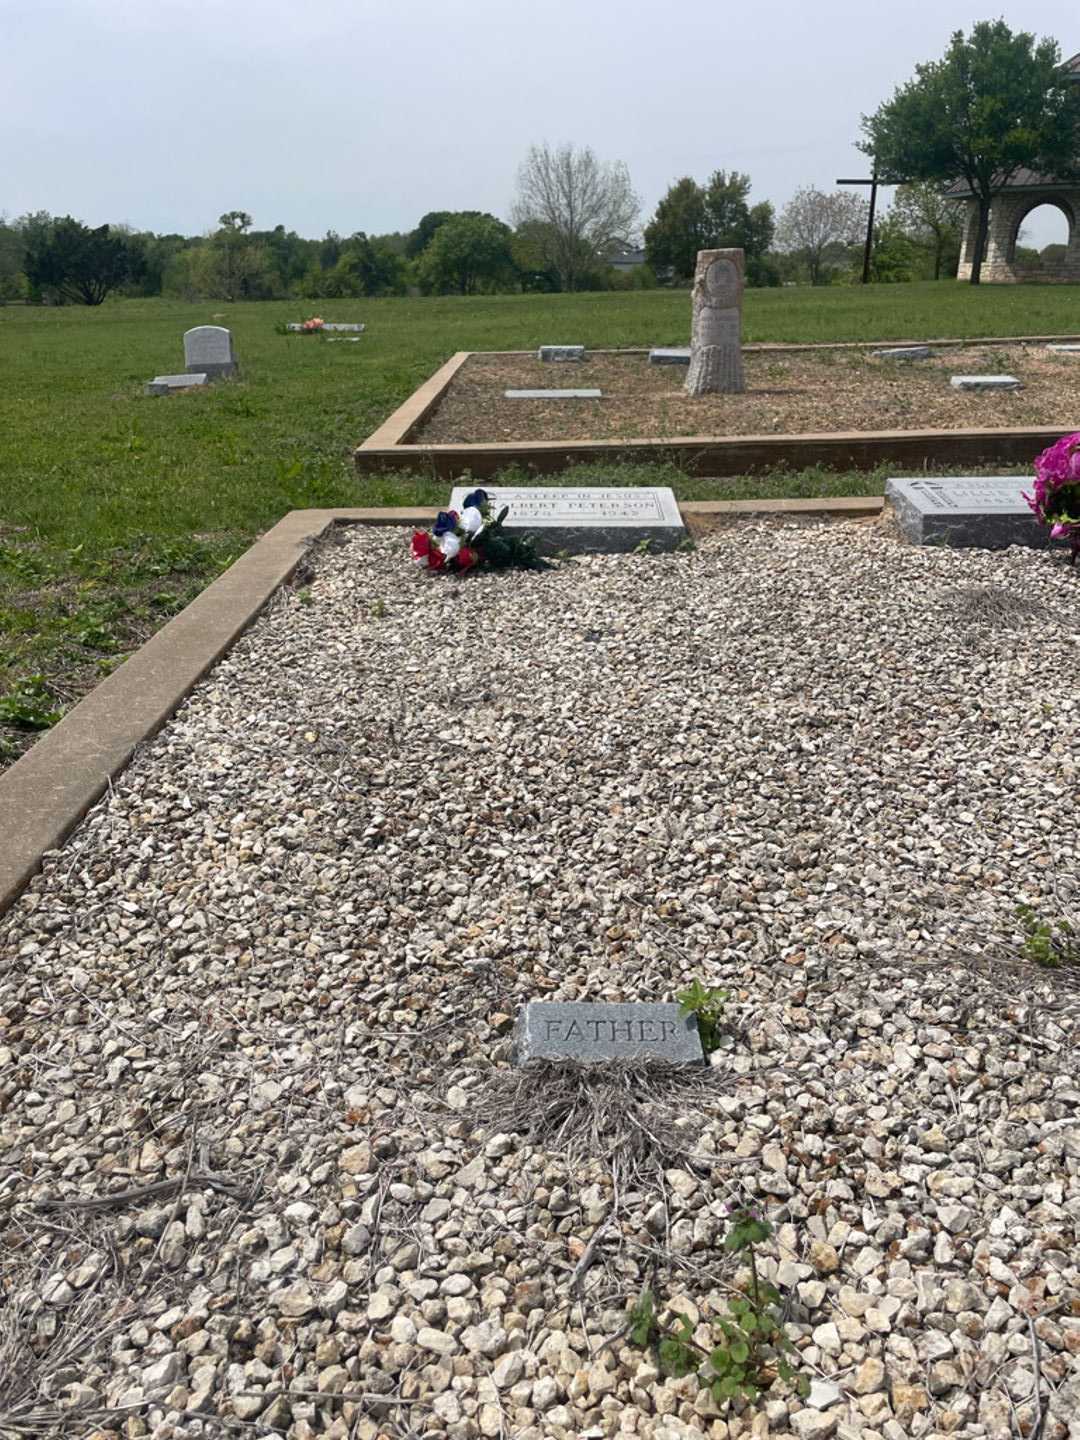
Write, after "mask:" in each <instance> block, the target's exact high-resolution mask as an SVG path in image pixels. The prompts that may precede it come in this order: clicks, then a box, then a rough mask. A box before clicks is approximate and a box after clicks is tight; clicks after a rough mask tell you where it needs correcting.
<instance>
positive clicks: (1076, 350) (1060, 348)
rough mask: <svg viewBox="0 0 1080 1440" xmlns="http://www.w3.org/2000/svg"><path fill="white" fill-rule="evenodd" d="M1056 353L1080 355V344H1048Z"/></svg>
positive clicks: (1048, 347)
mask: <svg viewBox="0 0 1080 1440" xmlns="http://www.w3.org/2000/svg"><path fill="white" fill-rule="evenodd" d="M1046 348H1047V350H1053V352H1054V354H1055V355H1080V345H1047V347H1046Z"/></svg>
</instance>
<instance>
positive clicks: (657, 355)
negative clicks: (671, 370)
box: [649, 345, 690, 365]
mask: <svg viewBox="0 0 1080 1440" xmlns="http://www.w3.org/2000/svg"><path fill="white" fill-rule="evenodd" d="M649 364H650V365H689V364H690V347H689V345H687V346H686V347H685V349H683V348H681V347H678V346H676V347H674V348H672V349H670V350H664V349H659V350H650V351H649Z"/></svg>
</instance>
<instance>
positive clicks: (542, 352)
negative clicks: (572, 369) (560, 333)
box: [536, 345, 585, 361]
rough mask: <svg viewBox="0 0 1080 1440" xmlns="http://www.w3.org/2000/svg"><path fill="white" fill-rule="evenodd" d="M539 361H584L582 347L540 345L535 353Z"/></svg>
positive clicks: (583, 348)
mask: <svg viewBox="0 0 1080 1440" xmlns="http://www.w3.org/2000/svg"><path fill="white" fill-rule="evenodd" d="M536 354H537V358H538V359H539V360H545V361H547V360H556V361H557V360H584V359H585V346H584V345H541V346H540V349H539V350H538V351H537V352H536Z"/></svg>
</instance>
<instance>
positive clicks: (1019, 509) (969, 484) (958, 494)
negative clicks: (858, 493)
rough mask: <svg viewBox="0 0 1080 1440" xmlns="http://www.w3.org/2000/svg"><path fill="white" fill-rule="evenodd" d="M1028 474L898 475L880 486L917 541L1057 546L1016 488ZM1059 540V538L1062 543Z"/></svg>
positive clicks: (1027, 481) (1025, 484)
mask: <svg viewBox="0 0 1080 1440" xmlns="http://www.w3.org/2000/svg"><path fill="white" fill-rule="evenodd" d="M1033 483H1034V479H1033V477H1032V476H1029V475H973V476H961V477H959V478H957V479H943V480H926V479H922V478H919V479H906V478H897V479H895V480H890V481H889V482H888V483H887V484H886V486H885V498H886V499H887V500H890V501H891V502H892V505H893V508H894V510H895V512H896V518H897V520H898V521H899V524H900V529H901V530H902V531H903V533H904V534H905V535H906V536H907V538H908V539H909V540H913V541H914V542H915V544H916V545H950V546H962V547H973V548H977V549H981V550H1003V549H1004V548H1005V547H1006V546H1007V545H1029V546H1031V547H1032V548H1035V549H1043V548H1045V547H1046V546H1048V545H1051V544H1057V543H1058V542H1057V541H1051V539H1050V530H1049V527H1048V526H1046V525H1042V524H1040V523H1039V521H1038V520H1037V519H1036V518H1035V515H1034V514H1033V513H1032V510H1031V507H1030V506H1029V505H1028V503H1027V501H1026V500H1025V499H1024V498H1023V496H1022V494H1021V491H1023V490H1027V491H1029V492H1030V490H1031V487H1032V485H1033ZM1062 543H1064V542H1062Z"/></svg>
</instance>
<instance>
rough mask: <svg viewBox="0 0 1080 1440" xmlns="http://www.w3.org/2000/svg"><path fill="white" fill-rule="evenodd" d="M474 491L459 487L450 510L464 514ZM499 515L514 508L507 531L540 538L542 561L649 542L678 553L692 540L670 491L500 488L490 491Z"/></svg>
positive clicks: (655, 488) (659, 488)
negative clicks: (545, 557) (561, 554)
mask: <svg viewBox="0 0 1080 1440" xmlns="http://www.w3.org/2000/svg"><path fill="white" fill-rule="evenodd" d="M472 489H473V487H472V486H471V485H455V486H454V489H453V492H452V494H451V496H450V508H451V509H452V510H460V509H461V507H462V505H463V503H464V500H465V496H466V495H468V494H469V492H470V491H471V490H472ZM487 494H488V498H489V499H490V501H491V505H492V508H493V510H494V511H495V513H496V514H498V512H499V511H500V510H501V509H502V508H503V506H504V505H505V506H508V507H509V513H508V514H507V517H506V521H505V524H506V528H507V530H509V531H513V530H522V531H525V532H527V533H528V534H530V535H533V536H535V538H536V548H537V551H538V552H539V553H540V554H541V555H554V554H557V553H558V552H559V551H560V550H565V551H566V552H567V553H569V554H577V555H581V554H589V553H593V554H596V553H606V554H611V553H615V552H619V551H627V550H634V549H636V547H637V546H638V545H640V544H641V542H642V541H643V540H648V541H649V547H650V549H653V550H674V549H675V548H676V546H678V545H679V544H680V542H681V541H683V540H685V539H686V528H685V526H684V525H683V519H682V516H681V514H680V513H679V507H678V505H677V504H676V502H675V494H674V491H673V490H672V489H671V488H670V486H667V485H656V486H651V487H649V488H645V487H642V488H640V489H630V488H627V489H615V488H611V489H608V488H605V487H601V486H593V487H590V486H575V487H567V488H560V487H555V486H546V485H545V486H537V487H536V488H535V489H532V488H527V487H524V486H521V487H515V486H501V485H500V486H496V487H494V488H491V489H488V491H487Z"/></svg>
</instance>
